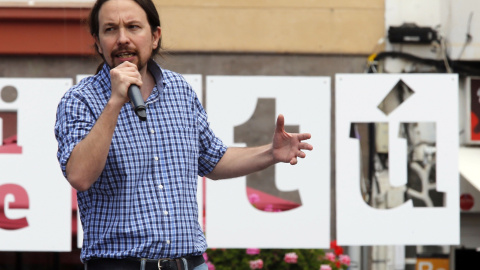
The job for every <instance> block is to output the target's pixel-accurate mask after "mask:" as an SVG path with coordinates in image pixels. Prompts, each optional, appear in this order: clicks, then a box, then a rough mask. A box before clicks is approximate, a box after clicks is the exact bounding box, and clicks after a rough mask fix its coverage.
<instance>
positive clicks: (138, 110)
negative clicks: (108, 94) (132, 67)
mask: <svg viewBox="0 0 480 270" xmlns="http://www.w3.org/2000/svg"><path fill="white" fill-rule="evenodd" d="M128 97H129V98H130V102H131V104H132V106H133V108H134V110H135V114H136V115H137V116H138V118H140V121H146V120H147V113H146V111H145V109H146V108H145V103H144V102H143V97H142V94H141V93H140V88H138V86H137V85H135V84H132V85H130V86H129V87H128Z"/></svg>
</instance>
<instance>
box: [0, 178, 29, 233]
mask: <svg viewBox="0 0 480 270" xmlns="http://www.w3.org/2000/svg"><path fill="white" fill-rule="evenodd" d="M9 194H11V195H13V201H11V202H9V203H6V202H5V201H6V198H7V195H9ZM7 208H8V209H28V208H29V201H28V194H27V191H26V190H25V189H24V188H23V187H21V186H19V185H16V184H4V185H0V229H5V230H18V229H22V228H25V227H27V226H28V221H27V218H26V217H22V218H17V219H10V218H8V217H7V216H6V215H5V210H6V209H7Z"/></svg>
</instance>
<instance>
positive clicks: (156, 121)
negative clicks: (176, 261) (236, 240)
mask: <svg viewBox="0 0 480 270" xmlns="http://www.w3.org/2000/svg"><path fill="white" fill-rule="evenodd" d="M148 70H149V71H150V72H151V73H152V75H153V76H154V78H155V80H156V86H155V87H154V89H153V91H152V93H151V95H150V96H149V97H148V99H147V101H146V103H145V105H146V107H147V110H146V112H147V121H145V122H143V121H139V119H138V116H136V115H135V113H134V111H133V108H132V106H131V105H130V104H129V103H127V104H125V105H124V106H123V108H122V110H121V112H120V115H119V117H118V123H117V126H116V128H115V132H114V135H113V139H112V143H111V146H110V150H109V153H108V158H107V162H106V164H105V168H104V170H103V172H102V174H101V175H100V177H99V178H98V179H97V181H96V182H95V183H94V184H93V185H92V186H91V188H90V189H89V190H87V191H84V192H78V205H79V210H80V218H81V220H82V225H83V231H84V240H83V248H82V253H81V259H82V261H85V260H89V259H91V258H125V257H136V258H151V259H158V258H177V257H182V256H187V255H200V254H202V253H203V252H204V251H205V250H206V248H207V244H206V241H205V237H204V234H203V232H202V230H201V227H200V225H199V224H198V205H197V200H196V192H197V179H198V177H197V175H200V176H203V175H206V174H208V173H210V172H211V171H212V170H213V168H214V167H215V165H216V164H217V162H218V161H219V160H220V159H221V157H222V156H223V154H224V153H225V151H226V146H225V145H224V144H223V143H222V142H221V141H220V139H218V138H217V137H216V136H215V135H214V134H213V132H212V130H211V129H210V127H209V123H208V122H207V115H206V113H205V110H204V109H203V107H202V105H201V104H200V102H199V100H198V98H197V96H196V94H195V92H194V91H193V90H192V88H191V86H190V85H189V84H188V83H187V82H186V81H185V79H184V78H183V77H182V76H181V75H179V74H176V73H174V72H171V71H168V70H162V69H161V68H160V67H159V66H158V65H157V64H156V63H155V62H154V61H153V60H151V61H150V62H149V64H148ZM110 94H111V83H110V68H109V67H108V66H107V65H104V67H103V70H101V71H100V72H99V73H98V74H97V75H95V76H91V77H88V78H86V79H84V80H82V81H81V82H80V83H79V84H77V85H75V86H74V87H72V88H71V89H70V90H69V91H67V93H66V94H65V95H64V97H63V98H62V99H61V101H60V104H59V106H58V110H57V121H56V124H55V136H56V138H57V141H58V153H57V157H58V160H59V162H60V166H61V169H62V170H63V173H64V175H65V167H66V164H67V161H68V158H69V157H70V154H71V153H72V150H73V148H74V147H75V145H76V144H77V143H79V142H80V141H81V140H82V139H83V138H85V137H86V136H87V135H88V133H89V131H90V130H91V129H92V127H93V126H94V124H95V122H96V120H97V119H98V118H99V116H100V114H101V113H102V110H103V108H104V107H105V105H106V104H107V101H108V99H109V98H110Z"/></svg>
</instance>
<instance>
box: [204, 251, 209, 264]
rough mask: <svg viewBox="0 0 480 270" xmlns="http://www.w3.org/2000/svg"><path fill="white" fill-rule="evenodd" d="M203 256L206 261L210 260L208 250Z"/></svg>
mask: <svg viewBox="0 0 480 270" xmlns="http://www.w3.org/2000/svg"><path fill="white" fill-rule="evenodd" d="M203 258H204V259H205V261H206V262H208V255H207V253H206V252H205V253H203Z"/></svg>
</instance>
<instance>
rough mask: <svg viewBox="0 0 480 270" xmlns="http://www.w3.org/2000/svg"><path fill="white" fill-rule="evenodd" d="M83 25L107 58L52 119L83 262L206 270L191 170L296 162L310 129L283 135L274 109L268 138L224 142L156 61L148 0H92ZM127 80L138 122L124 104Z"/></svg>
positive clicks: (156, 30)
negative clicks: (256, 142) (136, 98)
mask: <svg viewBox="0 0 480 270" xmlns="http://www.w3.org/2000/svg"><path fill="white" fill-rule="evenodd" d="M89 23H90V32H91V34H92V36H93V37H94V39H95V46H96V49H97V52H98V53H99V54H100V55H101V57H102V58H103V60H104V63H103V65H101V66H100V67H99V70H98V72H97V74H96V75H94V76H91V77H88V78H86V79H84V80H82V81H81V82H80V83H78V84H77V85H75V86H73V87H72V88H71V89H69V90H68V91H67V93H66V94H65V95H64V97H63V98H62V99H61V101H60V104H59V105H58V110H57V121H56V124H55V136H56V138H57V141H58V154H57V157H58V160H59V163H60V166H61V169H62V171H63V173H64V175H65V177H66V179H67V180H68V181H69V183H70V184H71V185H72V187H74V188H75V189H76V190H77V192H78V205H79V210H80V217H81V220H82V225H83V230H84V241H83V248H82V252H81V260H82V261H83V262H84V264H85V268H86V269H159V268H160V269H188V270H202V269H207V266H206V264H205V262H204V260H203V257H202V254H203V253H204V252H205V250H206V249H207V244H206V241H205V237H204V234H203V232H202V230H201V227H200V225H199V224H198V206H197V200H196V192H197V179H198V177H197V176H198V175H200V176H206V177H208V178H211V179H225V178H232V177H238V176H242V175H246V174H250V173H252V172H256V171H258V170H262V169H265V168H267V167H269V166H271V165H274V164H275V163H278V162H289V163H290V164H292V165H294V164H296V163H297V158H298V157H300V158H304V157H305V153H304V152H303V151H304V150H312V149H313V147H312V146H311V145H310V144H308V143H306V142H304V140H307V139H309V138H310V134H306V133H303V134H289V133H287V132H285V130H284V119H283V116H282V115H280V116H279V117H278V119H277V125H276V129H275V131H274V134H273V139H272V143H271V144H268V145H264V146H259V147H249V148H233V147H230V148H227V147H226V146H225V145H224V144H223V143H222V141H221V140H220V139H219V138H217V137H216V136H215V134H214V133H213V131H212V130H211V129H210V127H209V123H208V121H207V115H206V113H205V110H204V109H203V107H202V105H201V104H200V102H199V100H198V99H197V97H196V95H195V92H194V91H193V90H192V88H191V86H190V85H189V84H188V83H187V82H186V81H185V79H184V78H183V77H182V76H181V75H179V74H177V73H174V72H172V71H169V70H166V69H163V68H161V67H160V66H159V65H158V64H157V63H156V62H155V61H154V60H153V57H154V56H155V55H156V54H157V53H158V52H159V50H160V48H161V28H160V19H159V16H158V13H157V11H156V8H155V6H154V4H153V3H152V1H151V0H98V1H97V2H96V3H95V5H94V6H93V9H92V11H91V14H90V18H89ZM131 85H136V86H138V89H139V92H138V93H137V94H138V95H141V98H143V101H144V110H143V112H144V113H145V115H144V119H139V116H137V115H136V114H135V108H134V107H133V106H132V105H131V104H130V103H129V101H130V98H129V91H128V89H129V88H130V86H131ZM141 120H144V121H141ZM272 132H273V131H272Z"/></svg>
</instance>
